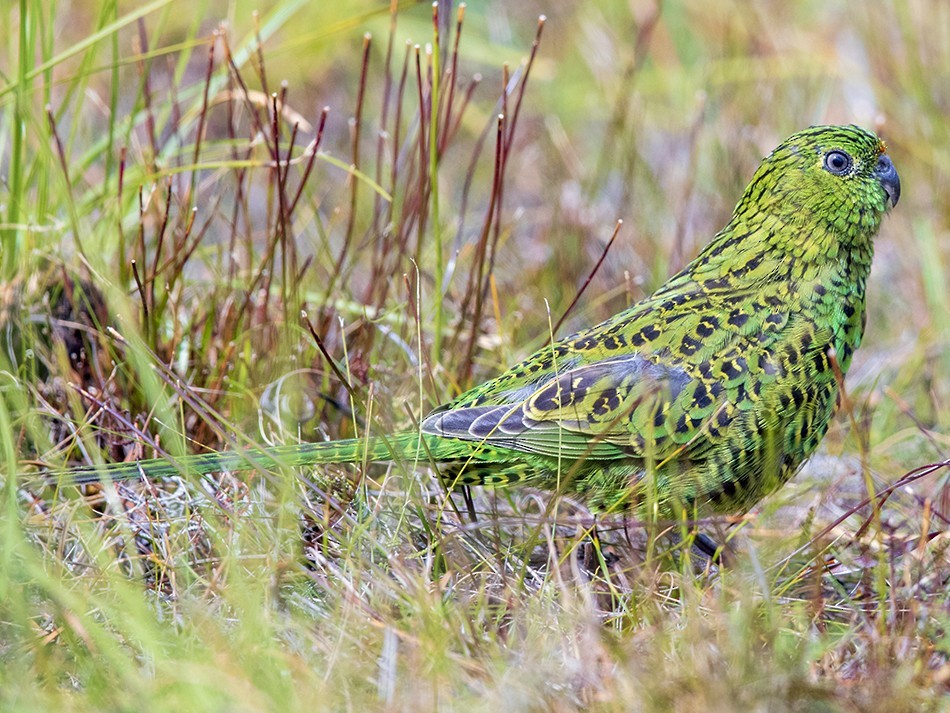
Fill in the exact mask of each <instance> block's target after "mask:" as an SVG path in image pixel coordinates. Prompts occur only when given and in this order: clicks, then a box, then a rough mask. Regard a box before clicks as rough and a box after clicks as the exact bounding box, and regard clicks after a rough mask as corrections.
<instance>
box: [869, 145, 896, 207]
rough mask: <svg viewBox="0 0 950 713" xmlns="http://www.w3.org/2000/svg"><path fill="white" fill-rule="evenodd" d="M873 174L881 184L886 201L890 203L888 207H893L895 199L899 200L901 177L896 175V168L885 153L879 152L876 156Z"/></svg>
mask: <svg viewBox="0 0 950 713" xmlns="http://www.w3.org/2000/svg"><path fill="white" fill-rule="evenodd" d="M874 175H875V176H876V177H877V180H878V182H879V183H880V184H881V188H883V189H884V192H885V193H886V194H887V202H888V203H889V204H890V207H891V208H893V207H894V206H896V205H897V201H899V200H900V197H901V177H900V176H898V175H897V169H896V168H894V163H893V162H892V161H891V159H890V158H889V157H888V156H886V155H885V154H881V156H880V157H879V158H878V160H877V166H876V167H875V169H874Z"/></svg>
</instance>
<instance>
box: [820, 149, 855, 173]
mask: <svg viewBox="0 0 950 713" xmlns="http://www.w3.org/2000/svg"><path fill="white" fill-rule="evenodd" d="M853 165H854V161H853V160H852V159H851V157H850V156H849V155H848V154H846V153H845V152H844V151H829V152H828V153H826V154H825V170H826V171H828V172H830V173H833V174H835V175H836V176H843V175H845V174H846V173H848V172H849V171H850V170H851V166H853Z"/></svg>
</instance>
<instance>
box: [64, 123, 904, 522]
mask: <svg viewBox="0 0 950 713" xmlns="http://www.w3.org/2000/svg"><path fill="white" fill-rule="evenodd" d="M899 197H900V179H899V177H898V174H897V171H896V169H895V168H894V165H893V163H892V162H891V159H890V158H889V157H888V156H887V154H886V147H885V145H884V143H883V142H882V141H881V140H880V139H879V138H878V137H877V136H875V135H874V134H873V133H871V132H869V131H866V130H864V129H861V128H859V127H856V126H814V127H811V128H808V129H805V130H803V131H800V132H798V133H796V134H793V135H792V136H790V137H789V138H788V139H786V140H785V141H784V142H782V143H781V145H779V146H778V147H777V148H776V149H775V150H774V151H772V153H771V154H769V155H768V156H767V157H766V158H765V159H764V160H763V161H762V164H761V165H760V166H759V168H758V170H757V171H756V172H755V175H753V177H752V180H751V182H750V183H749V185H748V186H747V187H746V189H745V192H744V193H743V195H742V198H741V199H740V200H739V202H738V204H737V205H736V208H735V210H734V211H733V214H732V218H731V219H730V220H729V223H728V224H727V225H726V226H725V227H724V228H723V229H722V230H720V231H719V232H718V233H717V234H716V235H715V236H714V237H713V238H712V240H711V241H710V242H709V243H708V244H707V245H706V246H705V248H703V250H702V251H701V252H700V253H699V254H698V255H697V256H696V258H695V259H694V260H693V261H692V262H690V263H689V264H688V265H687V266H686V267H684V268H683V269H682V270H681V271H680V272H678V273H677V274H675V275H673V276H672V277H671V278H670V279H669V280H667V282H666V283H665V284H663V285H662V286H661V287H660V288H659V289H658V290H656V292H654V293H653V294H652V295H650V296H649V297H647V298H646V299H644V300H643V301H641V302H639V303H638V304H635V305H633V306H632V307H630V308H628V309H625V310H624V311H622V312H620V313H618V314H616V315H614V316H613V317H611V318H610V319H608V320H606V321H605V322H602V323H601V324H598V325H597V326H595V327H591V328H589V329H586V330H584V331H581V332H578V333H576V334H572V335H570V336H568V337H564V338H563V339H560V340H558V341H557V342H554V343H553V344H549V345H547V346H544V347H543V348H541V349H539V350H538V351H537V352H535V353H534V354H532V355H531V356H529V357H527V358H526V359H525V360H524V361H522V362H520V363H519V364H516V365H515V366H513V367H511V368H510V369H508V370H507V371H505V372H504V373H502V374H500V375H499V376H497V377H495V378H494V379H491V380H489V381H486V382H485V383H483V384H481V385H479V386H476V387H475V388H473V389H471V390H469V391H467V392H465V393H463V394H462V395H460V396H459V397H457V398H456V399H455V400H453V401H451V402H450V403H448V404H445V405H444V406H442V407H440V408H437V409H436V410H435V411H433V412H432V413H430V414H429V415H428V416H426V417H425V418H424V419H423V420H422V422H421V423H420V425H419V428H418V430H413V431H406V432H400V433H395V434H391V435H388V436H385V437H383V436H371V437H368V438H364V439H351V440H340V441H330V442H323V443H309V444H302V445H289V446H281V447H276V448H269V449H266V450H244V451H237V450H236V451H224V452H216V453H208V454H203V455H193V456H187V457H184V458H179V459H177V460H176V461H174V462H171V461H169V460H165V459H154V460H142V461H138V462H130V463H121V464H111V465H104V466H91V467H82V468H74V469H70V470H65V471H60V472H52V473H47V474H46V477H47V479H48V480H49V481H51V482H57V483H74V484H75V483H87V482H93V481H102V480H112V481H117V480H123V479H128V478H134V477H138V476H146V477H151V478H161V477H164V476H169V475H175V474H178V473H181V472H191V473H199V474H205V473H211V472H217V471H225V470H228V471H233V470H242V469H245V470H246V469H251V468H273V467H278V466H296V467H310V466H314V465H317V464H320V463H353V462H363V461H407V462H420V463H423V464H432V465H434V466H435V467H437V468H438V471H439V474H440V476H441V477H442V478H443V480H444V481H445V482H446V483H447V484H448V485H449V486H450V487H451V486H455V485H459V484H467V485H470V484H476V485H484V484H491V485H507V484H512V483H525V484H529V485H532V486H535V487H539V488H550V489H555V490H557V491H559V492H564V493H573V494H578V495H580V496H581V497H582V498H583V499H584V500H585V501H586V502H587V503H588V504H589V505H590V506H591V507H592V508H593V509H595V510H601V511H604V510H616V509H622V510H627V511H632V512H634V513H641V514H647V513H646V510H647V508H649V512H650V513H652V514H653V516H657V515H659V516H661V517H673V516H675V515H676V514H677V513H680V512H682V509H683V508H689V511H690V512H701V513H707V514H718V513H723V514H738V513H742V512H744V511H746V510H748V509H749V508H750V507H752V506H753V505H754V504H755V503H756V502H758V501H759V500H760V499H761V498H762V497H764V496H765V495H768V494H769V493H770V492H772V491H774V490H775V489H776V488H778V487H779V486H780V485H782V484H783V483H785V482H786V481H787V480H788V479H789V478H790V477H792V476H793V475H794V474H795V472H796V471H797V469H798V468H799V466H800V465H801V464H802V462H803V461H804V460H805V459H806V458H808V456H809V455H811V454H812V453H813V452H814V451H815V449H816V447H817V446H818V444H819V442H820V441H821V439H822V437H823V436H824V434H825V432H826V431H827V429H828V424H829V421H830V419H831V417H832V415H833V413H834V411H835V406H836V401H837V399H838V395H839V379H840V375H843V374H845V373H846V372H847V371H848V367H849V365H850V364H851V358H852V356H853V354H854V351H855V349H857V348H858V346H859V345H860V343H861V337H862V334H863V331H864V323H865V285H866V283H867V278H868V274H869V272H870V270H871V259H872V254H873V238H874V236H875V235H876V233H877V232H878V228H879V227H880V225H881V221H882V219H883V216H884V214H885V213H886V212H887V211H888V209H890V208H891V207H893V206H895V205H896V204H897V201H898V199H899Z"/></svg>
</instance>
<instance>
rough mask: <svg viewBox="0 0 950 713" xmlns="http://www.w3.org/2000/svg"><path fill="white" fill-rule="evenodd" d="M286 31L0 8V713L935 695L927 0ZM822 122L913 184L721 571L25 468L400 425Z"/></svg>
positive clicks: (262, 17)
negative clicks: (831, 366)
mask: <svg viewBox="0 0 950 713" xmlns="http://www.w3.org/2000/svg"><path fill="white" fill-rule="evenodd" d="M311 5H313V4H310V3H301V2H289V1H288V2H277V3H270V4H267V5H261V6H259V8H257V9H258V13H257V14H252V10H253V9H255V8H252V7H250V6H247V5H246V4H244V3H235V4H232V5H225V4H221V3H216V2H207V3H197V4H191V5H186V4H183V3H181V2H176V1H175V0H156V1H155V2H152V3H148V4H144V5H140V6H136V7H126V6H125V5H123V4H116V3H112V2H103V3H100V4H98V5H90V6H88V7H87V6H85V5H83V6H82V7H80V6H79V5H75V6H70V7H69V8H68V9H67V10H64V9H62V8H61V7H57V6H56V4H53V3H47V2H42V1H40V0H35V1H33V2H28V1H26V0H24V1H23V2H20V3H16V4H14V3H10V4H8V6H7V7H5V9H3V10H2V11H0V30H2V31H3V32H4V36H5V37H7V38H8V40H9V41H8V42H7V43H6V45H5V50H4V55H3V56H2V58H0V167H2V173H3V176H4V182H3V185H2V187H0V246H2V251H3V252H2V260H0V269H2V270H3V283H2V286H0V326H2V330H0V340H2V349H0V363H2V369H0V394H2V399H0V452H2V466H0V473H2V476H0V482H2V483H3V498H2V505H0V508H2V511H0V512H2V515H0V661H2V665H0V708H3V709H9V710H103V709H105V710H123V709H135V710H141V709H155V710H166V709H180V710H196V711H198V710H296V709H310V710H312V709H317V710H352V709H373V710H376V709H379V710H409V709H413V710H435V709H448V710H494V711H497V710H555V711H567V710H588V709H593V710H605V711H607V710H643V711H667V710H681V711H693V710H697V711H700V710H701V711H719V710H721V711H736V710H770V711H771V710H795V711H798V710H801V711H813V710H814V711H817V710H829V711H830V710H842V711H852V710H854V711H856V710H880V711H903V710H907V711H911V710H914V711H916V710H946V709H947V707H948V704H947V700H948V698H947V686H948V681H950V661H948V655H950V643H948V638H947V631H946V629H947V624H948V619H950V608H948V600H947V596H948V595H947V591H948V589H947V583H948V577H950V566H948V556H947V547H948V542H950V541H948V539H947V518H948V517H950V495H948V493H950V489H948V488H947V487H946V479H947V473H946V462H947V458H948V448H950V439H948V436H947V434H948V433H950V407H948V404H950V386H948V384H950V381H948V379H947V377H946V375H947V373H948V372H950V357H948V356H947V355H948V354H950V326H948V325H950V320H948V316H947V308H948V304H947V298H946V294H947V291H946V285H947V284H948V281H950V274H948V272H947V271H948V269H950V268H948V266H950V229H948V224H950V209H948V204H947V201H946V200H945V197H946V196H947V195H948V193H950V172H948V169H947V166H948V165H950V124H948V122H947V120H946V116H947V115H948V113H950V94H948V93H947V87H950V36H948V32H950V17H948V9H947V6H945V3H942V2H939V1H938V0H931V1H929V2H927V1H924V2H919V3H903V2H897V0H894V2H880V3H873V4H867V5H858V4H854V3H845V2H827V1H825V2H805V3H794V4H789V3H779V2H775V3H764V4H762V3H759V4H757V5H756V7H755V8H754V10H753V9H749V8H746V7H744V6H739V5H735V4H731V3H728V2H722V1H719V2H713V3H702V4H685V5H680V4H676V3H667V4H663V5H662V6H660V5H653V4H649V3H633V4H630V3H619V2H616V3H615V2H609V1H607V0H604V1H603V2H596V3H593V2H592V3H583V4H578V5H577V6H575V5H574V4H572V3H566V2H562V1H560V0H553V1H552V2H550V3H547V4H545V5H536V4H534V3H518V4H497V5H490V6H489V5H482V4H474V3H473V4H472V7H469V8H467V9H466V10H465V13H464V19H463V16H462V15H461V14H457V12H458V9H457V8H451V7H449V5H448V3H442V4H441V5H440V6H439V13H438V14H437V15H436V16H435V17H433V15H432V9H431V7H430V6H428V5H420V6H417V5H413V4H411V3H397V2H394V3H393V4H392V7H389V6H385V5H384V4H379V3H375V4H374V3H369V2H364V3H356V4H348V5H347V7H345V8H341V7H337V6H336V5H333V4H331V3H327V4H316V5H319V7H312V6H311ZM331 7H332V9H331ZM541 13H545V14H546V15H547V17H548V19H547V20H546V21H545V22H543V23H539V22H538V20H537V17H538V15H539V14H541ZM407 40H410V41H408V42H407ZM532 40H534V43H532ZM439 45H441V48H442V51H441V53H439V52H436V51H434V50H433V49H432V48H433V47H437V46H439ZM284 78H287V79H286V81H283V80H284ZM324 107H326V108H324ZM499 117H501V118H499ZM818 122H856V123H861V124H864V125H868V126H872V127H875V128H877V129H878V130H879V131H880V132H881V133H882V134H883V135H884V136H885V138H886V139H887V142H888V144H889V147H890V153H891V155H892V156H893V157H894V160H895V163H896V164H897V165H898V167H899V170H900V172H901V177H902V180H903V183H904V186H905V189H904V195H903V196H902V199H901V205H900V206H899V208H898V209H897V210H896V211H895V212H894V214H893V215H892V216H891V217H890V218H888V220H887V222H886V224H885V226H884V229H883V231H882V235H881V237H880V238H879V240H878V256H877V260H876V264H875V270H874V272H873V273H872V280H871V286H870V289H869V303H870V312H869V325H868V330H867V335H866V340H865V344H864V346H862V349H861V350H860V351H859V352H858V354H857V356H856V358H855V363H854V367H853V368H852V372H851V374H850V375H849V380H848V398H847V400H846V402H845V405H844V408H843V409H842V412H841V414H840V415H839V417H838V419H837V420H836V423H835V425H834V427H833V428H832V431H831V433H830V434H829V436H828V437H827V438H826V441H825V444H824V446H823V450H822V453H821V455H820V456H818V457H816V458H815V459H813V460H812V462H811V463H810V464H809V465H808V466H807V467H806V469H805V471H804V472H803V473H801V474H800V475H799V477H798V478H796V480H795V481H794V482H793V483H791V484H790V485H789V486H787V487H786V488H784V489H783V490H782V491H780V492H779V493H778V494H777V495H776V496H774V497H772V498H770V499H769V500H768V501H767V502H765V503H763V504H762V505H761V507H760V508H759V509H758V510H757V511H756V513H754V514H752V515H751V516H750V517H748V518H746V519H744V520H743V521H742V522H741V523H738V524H736V523H733V524H732V526H730V527H727V526H726V524H724V523H714V522H708V523H704V527H705V528H706V529H707V530H708V531H709V532H710V533H713V534H718V536H719V537H720V539H728V541H729V547H730V553H729V557H728V561H727V566H723V567H719V566H716V565H714V564H711V563H709V562H708V561H706V560H705V559H704V558H702V557H701V556H699V555H697V554H696V553H695V552H693V550H691V549H690V547H689V545H690V539H689V536H688V535H687V538H686V539H685V541H680V539H679V538H678V537H676V536H673V537H656V536H655V534H656V533H650V532H646V531H644V529H643V528H642V527H639V526H638V524H637V523H634V522H629V521H625V520H624V519H623V518H621V517H619V516H618V517H613V518H602V519H595V518H593V517H592V516H591V515H590V513H588V512H586V511H585V509H584V507H583V503H572V502H568V501H565V500H561V501H552V499H551V496H550V494H545V493H538V492H534V491H531V490H530V489H518V490H511V491H496V492H492V491H482V492H471V493H455V494H452V495H450V494H448V493H446V492H445V491H444V489H443V488H442V487H441V485H440V484H439V482H438V480H437V479H436V478H434V477H433V476H432V474H431V473H429V472H428V471H427V470H426V469H424V468H421V469H420V468H413V467H412V464H400V463H397V464H394V465H393V466H391V467H382V466H373V467H366V468H343V467H337V468H333V467H329V468H321V469H320V470H319V471H300V470H296V471H295V470H293V469H285V470H284V472H277V473H262V472H261V473H253V472H252V473H244V474H234V475H231V474H222V475H220V476H216V477H214V478H207V479H201V480H192V479H188V478H184V477H182V478H179V479H174V480H172V481H171V482H168V483H139V484H132V485H116V486H115V487H111V486H109V487H102V488H88V489H85V490H83V491H81V492H80V491H78V490H77V489H62V490H55V489H50V488H38V487H36V486H35V484H34V485H30V484H27V483H26V481H25V479H24V478H25V476H27V474H28V473H29V472H30V471H31V470H35V469H36V468H37V467H42V466H46V465H51V466H59V465H62V464H64V463H67V462H68V463H80V462H98V461H99V460H122V459H127V458H138V457H149V456H153V455H167V456H168V457H170V458H174V457H175V456H176V455H181V454H184V453H186V452H196V451H201V450H203V449H208V448H222V447H228V446H241V445H246V444H271V443H293V442H296V441H298V440H319V439H325V438H337V437H347V436H353V435H357V436H362V435H365V434H368V433H382V432H388V431H391V430H394V429H396V428H406V427H411V426H412V424H413V422H414V421H415V420H417V419H418V418H419V417H420V416H421V415H423V414H424V413H426V412H427V411H428V410H429V409H430V408H431V407H433V406H435V405H437V404H438V403H441V402H444V401H445V400H447V399H449V398H451V397H452V396H453V395H455V394H456V393H458V392H460V391H461V390H463V389H465V388H467V387H469V386H471V385H473V384H474V383H477V382H478V381H479V380H481V379H483V378H486V377H488V376H490V375H492V374H494V373H496V372H497V371H498V370H499V369H501V368H504V367H505V366H507V365H508V364H510V363H512V362H513V361H514V360H515V359H516V358H518V357H519V356H522V355H524V354H526V353H528V352H529V351H531V350H533V349H535V348H536V347H538V346H540V345H541V344H543V343H544V342H545V341H547V340H549V339H550V338H551V332H552V331H553V330H552V325H561V324H563V326H561V327H560V328H559V330H558V333H560V334H563V333H567V331H569V330H571V329H572V328H575V327H579V326H581V325H585V324H589V323H591V322H593V321H595V320H599V319H601V318H603V317H605V316H607V315H608V314H610V313H612V312H614V311H616V310H617V309H619V308H621V307H623V306H624V305H626V304H629V303H631V302H634V301H636V300H637V299H639V298H640V297H642V296H643V295H645V294H647V293H649V292H650V291H651V290H652V289H653V288H654V287H655V286H657V285H658V284H660V282H662V281H663V280H664V279H665V278H666V276H667V275H668V274H670V272H672V271H673V270H674V269H676V268H677V267H678V266H680V265H681V264H683V263H684V262H685V261H686V260H688V259H689V258H690V257H691V256H692V255H693V254H694V253H695V251H696V250H697V248H698V246H699V245H701V244H702V243H703V242H704V241H705V240H706V239H707V237H708V236H710V235H711V234H712V233H713V232H714V231H715V230H716V229H718V228H719V227H720V226H721V225H722V224H723V223H724V222H725V220H726V219H727V218H728V214H729V211H730V210H731V208H732V205H733V202H734V201H735V199H736V197H737V196H738V195H739V191H740V190H741V189H742V187H743V185H744V184H745V182H746V180H747V179H748V177H749V175H751V172H752V170H753V169H754V167H755V166H756V165H757V164H758V161H759V160H760V158H761V156H762V155H763V154H764V153H765V152H766V151H767V150H769V149H770V148H771V147H772V146H773V145H775V143H776V142H777V141H778V140H780V139H781V138H783V137H784V136H785V135H787V134H788V133H790V132H791V131H793V130H795V129H797V128H800V127H801V126H804V125H807V124H810V123H818ZM618 219H623V221H624V223H623V227H622V228H621V229H620V232H619V233H617V236H616V237H611V236H612V235H613V234H614V230H615V228H616V222H617V220H618ZM578 297H579V298H578ZM575 298H578V299H575ZM575 303H576V304H575ZM302 313H303V315H304V316H302ZM675 534H676V533H674V535H675Z"/></svg>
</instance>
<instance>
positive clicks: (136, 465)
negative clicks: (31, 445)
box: [41, 433, 471, 485]
mask: <svg viewBox="0 0 950 713" xmlns="http://www.w3.org/2000/svg"><path fill="white" fill-rule="evenodd" d="M466 451H469V452H470V451H471V444H464V443H461V442H458V441H455V442H452V441H447V440H446V439H441V438H439V439H434V438H431V437H425V438H424V441H423V440H421V439H420V438H419V434H418V433H398V434H394V435H392V436H388V437H379V436H377V437H372V438H365V439H364V438H354V439H347V440H341V441H328V442H325V443H303V444H293V445H286V446H276V447H274V448H266V449H247V450H233V451H219V452H215V453H204V454H199V455H190V456H184V457H182V458H175V459H172V458H152V459H148V460H139V461H131V462H128V463H110V464H105V465H100V466H81V467H78V468H68V469H64V470H54V471H47V472H46V473H43V474H42V476H41V477H42V480H43V481H45V482H46V483H48V484H58V485H83V484H87V483H99V482H104V481H121V480H131V479H133V478H138V477H147V478H155V479H161V478H167V477H170V476H174V475H184V474H192V475H207V474H209V473H219V472H222V471H240V470H274V469H277V468H288V467H291V468H292V467H301V466H308V465H315V464H319V463H359V462H362V461H385V460H407V461H408V460H420V461H424V462H428V461H429V459H430V458H435V459H436V460H441V459H444V458H447V457H448V458H461V457H465V456H466V455H468V453H467V452H466Z"/></svg>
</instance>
